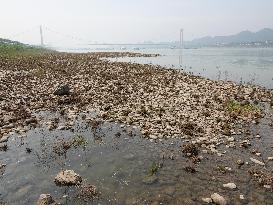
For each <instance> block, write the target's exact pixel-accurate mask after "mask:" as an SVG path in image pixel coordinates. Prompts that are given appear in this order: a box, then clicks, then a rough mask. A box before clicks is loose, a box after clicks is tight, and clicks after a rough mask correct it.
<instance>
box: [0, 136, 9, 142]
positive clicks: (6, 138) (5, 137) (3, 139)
mask: <svg viewBox="0 0 273 205" xmlns="http://www.w3.org/2000/svg"><path fill="white" fill-rule="evenodd" d="M8 139H9V135H4V136H3V137H2V138H1V139H0V143H3V142H7V141H8Z"/></svg>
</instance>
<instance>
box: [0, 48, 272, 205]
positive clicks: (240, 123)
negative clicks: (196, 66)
mask: <svg viewBox="0 0 273 205" xmlns="http://www.w3.org/2000/svg"><path fill="white" fill-rule="evenodd" d="M121 56H127V57H128V56H131V57H132V56H142V54H131V53H123V54H120V53H100V54H52V55H45V56H40V57H39V56H36V57H29V58H26V57H24V58H19V59H7V58H4V59H2V61H1V64H0V68H1V75H0V78H1V81H0V85H1V90H0V91H1V93H0V94H1V101H0V102H1V104H0V105H1V112H0V116H1V121H0V123H1V130H0V131H1V132H0V140H1V143H0V166H1V168H0V169H1V170H0V174H1V176H0V183H1V185H2V186H1V187H0V203H3V204H20V205H21V204H33V203H35V202H36V201H37V199H38V198H39V196H40V194H43V193H49V194H51V196H52V197H53V198H54V199H55V200H56V201H57V202H61V203H64V204H153V205H156V204H174V205H175V204H204V203H205V202H204V199H203V198H206V199H208V200H210V197H211V195H212V194H213V193H218V194H220V195H221V196H223V197H224V199H225V200H226V202H227V203H228V204H253V205H254V204H272V202H273V198H272V186H273V177H272V166H273V161H272V157H273V151H272V147H273V144H272V131H273V130H272V125H273V124H272V123H273V122H272V102H273V101H272V93H271V91H269V90H266V89H264V88H261V87H258V86H253V85H252V86H250V85H240V86H239V85H236V84H235V83H232V82H222V81H220V82H218V81H211V80H208V79H205V78H201V77H196V76H192V75H188V74H185V73H182V72H180V71H177V70H172V69H166V68H162V67H160V66H153V65H141V64H132V63H122V62H116V63H113V62H109V61H106V60H101V58H105V57H121ZM150 57H151V56H150ZM270 104H271V105H270ZM71 142H73V143H71ZM75 142H76V144H75ZM68 169H69V170H74V171H75V172H76V173H78V174H79V175H80V176H81V177H82V178H83V180H84V183H87V184H91V185H93V186H95V187H96V188H97V190H98V192H99V194H98V196H97V197H95V198H94V199H93V200H90V199H88V200H84V197H79V196H80V195H81V194H80V193H81V190H80V188H81V187H77V186H76V187H75V186H72V187H59V186H56V184H55V183H54V179H55V177H56V175H57V174H58V173H59V172H60V171H61V170H68ZM228 183H234V184H235V185H236V188H235V189H230V188H225V187H224V184H228Z"/></svg>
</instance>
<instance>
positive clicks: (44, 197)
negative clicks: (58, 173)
mask: <svg viewBox="0 0 273 205" xmlns="http://www.w3.org/2000/svg"><path fill="white" fill-rule="evenodd" d="M36 205H58V203H56V202H55V201H54V200H53V198H52V197H51V196H50V194H41V195H40V197H39V199H38V201H37V203H36Z"/></svg>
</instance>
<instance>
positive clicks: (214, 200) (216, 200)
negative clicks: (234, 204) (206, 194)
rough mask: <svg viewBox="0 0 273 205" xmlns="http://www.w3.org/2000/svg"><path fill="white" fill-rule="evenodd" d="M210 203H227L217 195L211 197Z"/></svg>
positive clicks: (220, 204)
mask: <svg viewBox="0 0 273 205" xmlns="http://www.w3.org/2000/svg"><path fill="white" fill-rule="evenodd" d="M211 199H212V202H213V203H214V204H217V205H226V204H227V202H226V200H225V198H224V197H222V196H221V195H220V194H218V193H214V194H212V195H211Z"/></svg>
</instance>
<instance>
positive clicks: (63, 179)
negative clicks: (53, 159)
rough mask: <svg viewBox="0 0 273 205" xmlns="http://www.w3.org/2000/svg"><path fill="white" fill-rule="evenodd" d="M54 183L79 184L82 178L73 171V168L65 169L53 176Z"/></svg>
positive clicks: (63, 184) (64, 184) (62, 184)
mask: <svg viewBox="0 0 273 205" xmlns="http://www.w3.org/2000/svg"><path fill="white" fill-rule="evenodd" d="M54 181H55V183H56V184H57V185H61V186H73V185H77V184H80V183H81V182H82V178H81V176H80V175H78V174H77V173H75V172H74V171H73V170H65V171H61V172H60V173H59V174H58V175H57V176H56V177H55V180H54Z"/></svg>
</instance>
